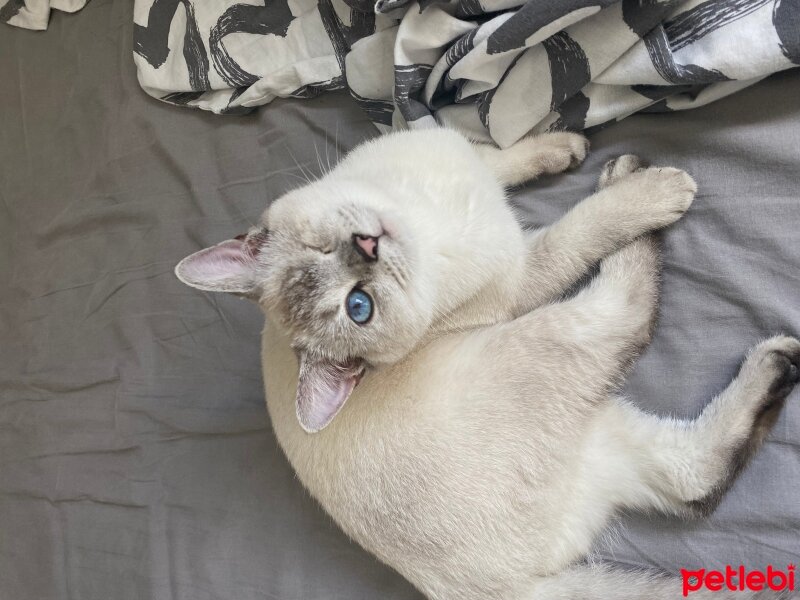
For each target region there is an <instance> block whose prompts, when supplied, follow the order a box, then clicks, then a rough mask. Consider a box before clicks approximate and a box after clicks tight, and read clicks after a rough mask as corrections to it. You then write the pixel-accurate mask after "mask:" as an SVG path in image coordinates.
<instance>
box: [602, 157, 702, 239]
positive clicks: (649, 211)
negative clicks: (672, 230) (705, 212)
mask: <svg viewBox="0 0 800 600" xmlns="http://www.w3.org/2000/svg"><path fill="white" fill-rule="evenodd" d="M611 186H612V187H613V188H614V189H619V190H620V191H622V190H623V189H624V191H625V195H626V196H627V197H628V198H629V199H630V201H632V202H633V203H634V204H635V206H636V212H637V213H639V215H640V216H641V218H643V219H644V220H645V222H646V223H645V225H646V229H650V230H653V229H661V228H662V227H666V226H667V225H671V224H672V223H674V222H675V221H677V220H678V219H680V218H681V217H682V216H683V214H684V213H685V212H686V211H687V210H689V207H690V206H691V205H692V201H693V200H694V195H695V193H696V192H697V184H696V183H695V182H694V179H692V178H691V176H690V175H689V174H688V173H687V172H686V171H681V170H680V169H674V168H672V167H649V168H646V169H642V168H639V169H636V170H635V171H634V172H632V173H630V174H628V175H624V176H622V177H620V178H619V179H614V180H613V181H612V182H611Z"/></svg>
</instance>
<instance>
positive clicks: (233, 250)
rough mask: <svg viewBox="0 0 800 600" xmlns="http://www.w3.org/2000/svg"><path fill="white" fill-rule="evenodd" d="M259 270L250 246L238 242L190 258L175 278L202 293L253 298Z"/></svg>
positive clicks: (196, 253)
mask: <svg viewBox="0 0 800 600" xmlns="http://www.w3.org/2000/svg"><path fill="white" fill-rule="evenodd" d="M255 267H256V261H255V258H254V257H253V254H252V253H251V252H249V251H248V247H247V244H246V242H245V241H244V240H243V239H238V238H237V239H233V240H226V241H224V242H222V243H220V244H217V245H216V246H211V247H210V248H206V249H204V250H200V251H199V252H195V253H194V254H191V255H189V256H187V257H186V258H184V259H183V260H182V261H181V262H179V263H178V266H177V267H175V275H176V276H177V277H178V279H180V280H181V281H182V282H183V283H185V284H186V285H189V286H191V287H194V288H197V289H200V290H206V291H208V292H231V293H234V294H243V295H245V296H249V295H251V294H252V293H253V292H254V291H255V289H256V278H255Z"/></svg>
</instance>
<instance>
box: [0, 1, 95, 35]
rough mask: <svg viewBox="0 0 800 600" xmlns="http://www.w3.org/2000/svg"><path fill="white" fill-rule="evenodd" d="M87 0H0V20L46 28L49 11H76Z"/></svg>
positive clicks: (24, 27)
mask: <svg viewBox="0 0 800 600" xmlns="http://www.w3.org/2000/svg"><path fill="white" fill-rule="evenodd" d="M87 1H88V0H0V21H3V22H5V23H8V24H9V25H14V26H15V27H22V28H23V29H38V30H41V29H47V24H48V22H49V21H50V11H51V10H60V11H62V12H67V13H73V12H78V11H79V10H80V9H82V8H83V7H84V6H86V2H87Z"/></svg>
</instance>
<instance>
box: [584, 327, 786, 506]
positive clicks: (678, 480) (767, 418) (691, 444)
mask: <svg viewBox="0 0 800 600" xmlns="http://www.w3.org/2000/svg"><path fill="white" fill-rule="evenodd" d="M798 380H800V341H798V340H797V339H795V338H792V337H786V336H777V337H773V338H770V339H768V340H766V341H764V342H762V343H761V344H759V345H757V346H755V347H754V348H753V349H752V350H751V351H750V353H749V354H748V356H747V358H746V359H745V361H744V363H743V364H742V366H741V368H740V370H739V373H738V375H737V376H736V378H735V379H734V380H733V381H732V382H731V383H730V385H729V386H728V387H727V388H726V389H725V390H724V391H723V392H722V393H721V394H719V396H717V397H716V398H715V399H714V400H713V401H712V402H711V403H710V404H708V406H706V408H705V409H704V410H703V412H702V413H701V414H700V416H699V417H697V418H696V419H694V420H676V419H667V418H663V417H658V416H655V415H651V414H646V413H644V412H642V411H640V410H638V409H637V408H635V407H634V406H632V405H631V404H629V403H627V402H625V401H623V400H616V401H614V402H612V403H611V404H610V405H609V406H608V407H607V408H606V409H604V411H603V412H602V413H601V415H600V416H599V417H598V421H597V423H596V427H595V434H594V437H593V440H594V448H590V449H589V450H588V452H587V454H593V453H594V454H595V455H596V456H600V455H602V456H604V457H605V459H604V463H605V464H604V465H602V466H601V465H598V470H597V473H605V474H606V476H607V478H608V481H606V482H605V483H607V488H608V493H609V494H618V495H619V497H618V498H616V501H617V504H618V505H621V506H625V507H629V508H640V509H649V508H656V509H659V510H666V511H669V512H674V513H677V514H682V515H706V514H708V513H710V512H712V511H713V510H714V509H715V508H716V506H717V504H718V503H719V501H720V500H721V498H722V496H723V494H724V493H725V492H726V491H727V490H728V488H729V487H730V486H731V485H732V484H733V482H734V480H735V479H736V477H737V475H738V474H739V473H740V472H741V470H742V469H743V468H744V466H745V465H746V464H747V462H748V460H749V459H750V458H751V457H752V456H753V454H754V453H755V452H756V450H758V448H759V447H760V446H761V444H762V442H763V441H764V438H765V437H766V436H767V434H768V433H769V431H770V428H771V427H772V425H773V424H774V423H775V420H776V419H777V417H778V414H779V412H780V410H781V408H782V407H783V405H784V401H785V400H786V397H787V396H788V395H789V393H790V392H791V391H792V389H793V388H794V387H795V384H797V383H798ZM597 453H599V454H597ZM601 487H602V484H601Z"/></svg>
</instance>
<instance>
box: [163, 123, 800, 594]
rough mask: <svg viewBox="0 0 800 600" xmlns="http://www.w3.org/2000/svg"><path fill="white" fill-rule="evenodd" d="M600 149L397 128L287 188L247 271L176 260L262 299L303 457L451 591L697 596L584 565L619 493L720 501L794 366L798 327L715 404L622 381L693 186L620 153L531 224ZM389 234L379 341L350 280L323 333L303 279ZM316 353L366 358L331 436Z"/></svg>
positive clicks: (346, 511) (201, 283) (350, 512)
mask: <svg viewBox="0 0 800 600" xmlns="http://www.w3.org/2000/svg"><path fill="white" fill-rule="evenodd" d="M586 149H587V145H586V143H585V140H584V139H583V138H582V137H580V136H578V135H575V134H549V135H544V136H538V137H534V138H528V139H525V140H523V141H521V142H520V143H519V144H517V145H516V146H514V147H512V148H510V149H507V150H499V149H496V148H493V147H488V146H474V145H471V144H470V143H468V142H467V141H465V140H464V139H463V138H461V137H460V136H459V135H458V134H456V133H454V132H450V131H446V130H436V131H424V132H406V133H396V134H391V135H386V136H383V137H380V138H378V139H376V140H374V141H371V142H369V143H367V144H364V145H363V146H361V147H359V148H357V149H356V150H355V151H353V152H352V153H351V154H350V155H348V156H347V157H346V158H345V159H344V160H343V161H342V163H340V165H339V166H338V167H336V168H335V169H334V170H333V171H332V172H331V173H330V174H328V175H326V176H325V177H323V178H322V179H321V180H320V181H318V182H316V183H314V184H312V185H311V186H308V187H306V188H304V189H302V190H298V191H295V192H292V193H290V194H288V195H287V196H286V197H284V198H281V199H279V200H277V201H275V203H274V204H273V205H272V206H271V207H270V208H269V209H268V210H267V211H266V213H265V216H264V219H263V224H264V226H265V228H267V229H269V236H271V237H270V239H272V240H273V241H272V242H266V243H264V244H263V245H256V246H255V247H254V248H255V249H254V250H252V251H251V252H250V254H248V256H247V257H246V258H245V259H241V260H234V261H233V262H232V263H230V264H229V267H230V273H231V275H230V276H229V277H227V278H226V277H223V276H220V271H222V272H224V271H225V266H224V264H225V257H224V256H222V257H221V258H220V257H214V258H213V259H212V260H208V256H206V255H200V258H199V259H192V258H191V257H190V258H189V259H187V261H188V262H187V261H184V262H183V263H181V266H179V267H178V275H179V277H181V279H183V280H184V281H186V282H187V283H190V284H191V285H195V286H197V287H201V288H203V289H222V290H225V291H235V292H239V293H242V294H246V295H248V296H251V297H253V298H255V299H256V300H257V301H259V303H260V304H261V306H262V307H263V308H264V311H265V314H266V316H267V320H266V326H265V329H264V335H263V345H262V353H263V369H264V379H265V385H266V397H267V405H268V408H269V413H270V416H271V418H272V422H273V426H274V430H275V433H276V435H277V437H278V440H279V442H280V445H281V447H282V448H283V449H284V451H285V452H286V455H287V456H288V458H289V461H290V462H291V464H292V466H293V467H294V469H295V470H296V471H297V474H298V476H299V478H300V480H301V481H302V483H303V485H305V486H306V487H307V488H308V490H309V491H310V492H311V493H312V494H313V495H314V497H315V498H317V500H318V501H319V502H320V504H321V505H322V506H323V507H324V509H325V510H326V511H327V512H328V513H329V514H330V515H331V516H332V517H333V518H334V519H335V521H336V522H337V523H338V524H339V525H340V526H341V527H342V529H343V530H344V531H345V532H346V533H347V534H348V535H350V536H351V537H352V538H353V539H355V540H356V541H357V542H358V543H359V544H361V545H362V546H364V547H365V548H367V549H368V550H369V551H371V552H372V553H374V554H375V555H376V556H378V557H379V558H380V559H381V560H383V561H384V562H386V563H387V564H389V565H391V566H392V567H394V568H395V569H396V570H398V571H399V572H400V573H401V574H403V575H404V576H405V577H406V578H408V580H409V581H411V582H412V583H413V584H414V585H415V586H417V587H418V588H419V589H420V590H421V591H422V592H423V593H424V594H425V595H426V596H428V597H429V598H431V599H435V600H473V599H474V600H478V599H480V600H490V599H503V600H523V599H524V600H561V599H563V600H568V599H570V600H574V599H577V598H598V599H599V598H604V599H605V598H607V599H613V598H630V599H634V598H636V599H639V598H641V599H645V598H647V599H660V598H663V599H666V598H674V597H679V595H680V586H679V583H678V581H677V580H676V579H671V578H658V577H655V578H654V577H651V576H648V575H636V574H621V573H616V572H614V571H610V570H607V569H605V568H601V567H591V566H585V567H581V566H575V564H576V562H578V561H580V560H581V559H582V558H583V557H584V556H585V555H586V553H587V552H588V550H589V548H590V545H591V543H592V541H593V540H594V539H595V538H596V537H597V535H598V534H599V533H600V532H601V531H602V530H603V528H604V527H605V525H606V524H607V522H608V520H609V518H610V517H611V516H612V515H613V514H614V513H615V512H616V511H618V510H619V509H622V508H635V509H643V510H649V509H658V510H662V511H668V512H672V513H674V514H678V515H684V516H686V515H695V514H698V513H706V512H708V511H709V510H711V509H713V507H714V505H715V503H716V502H717V501H718V500H719V497H720V496H721V494H722V493H724V491H725V490H726V489H727V487H728V485H729V484H730V482H731V481H732V480H733V478H734V477H735V475H736V474H737V473H738V471H739V470H740V469H741V467H742V465H743V464H744V462H745V461H746V459H747V457H748V456H749V455H750V454H752V452H753V451H754V449H755V448H756V447H757V446H758V444H759V443H760V441H761V440H762V439H763V437H764V435H765V434H766V432H767V431H768V429H769V426H770V425H771V423H772V421H773V420H774V418H775V415H776V414H777V410H778V409H779V407H780V404H781V402H782V400H783V399H784V398H785V397H786V395H787V394H788V393H789V391H790V390H791V388H792V386H793V385H794V383H795V382H796V380H797V363H798V360H800V342H798V341H797V340H795V339H793V338H789V337H776V338H772V339H770V340H767V341H765V342H763V343H761V344H760V345H758V346H756V347H755V349H753V350H752V351H751V353H750V354H749V356H748V358H747V359H746V361H745V362H744V364H743V367H742V369H741V371H740V373H739V375H738V376H737V378H736V379H735V380H734V381H733V382H732V383H731V385H730V386H729V387H728V388H727V389H726V390H725V391H724V392H723V393H721V394H720V395H719V396H718V397H717V398H715V399H714V400H713V401H712V402H711V403H710V404H709V405H708V407H707V408H706V409H705V411H704V412H703V413H702V414H701V415H700V417H698V418H697V419H696V420H692V421H677V420H667V419H661V418H658V417H656V416H652V415H648V414H645V413H643V412H640V411H639V410H637V409H636V408H635V407H633V406H632V405H631V404H629V403H627V402H626V401H624V400H622V399H620V398H618V397H616V396H615V395H614V393H613V392H614V389H615V387H616V386H617V385H618V384H619V383H620V381H621V380H622V378H623V377H624V375H625V373H626V370H627V368H628V366H629V365H630V364H631V362H632V361H633V360H634V358H635V356H636V354H637V353H638V352H639V351H641V349H643V348H644V347H645V346H646V344H647V343H648V341H649V339H650V334H651V330H652V327H653V322H654V318H655V312H656V304H657V291H658V251H657V246H656V244H655V243H654V241H653V240H652V239H651V238H650V236H648V235H646V234H648V232H651V231H654V230H656V229H659V228H661V227H664V226H667V225H669V224H670V223H672V222H674V221H676V220H677V219H678V218H680V216H681V215H682V214H683V213H684V212H685V211H686V210H687V209H688V208H689V206H690V204H691V202H692V198H693V195H694V192H695V185H694V182H693V181H692V179H691V178H690V177H689V176H688V175H687V174H686V173H684V172H682V171H679V170H676V169H669V168H664V169H654V168H650V169H645V168H642V167H641V166H640V164H639V162H638V160H637V159H636V158H635V157H630V156H627V157H621V158H620V159H618V160H617V161H615V162H612V163H610V164H609V165H608V166H607V168H606V170H605V171H604V173H603V175H602V177H601V183H600V189H599V191H598V192H597V193H596V194H595V195H593V196H591V197H590V198H588V199H586V200H584V201H583V202H581V203H580V204H578V205H577V206H576V207H575V208H573V209H572V210H571V211H570V212H569V213H568V214H567V215H566V216H565V217H564V218H563V219H562V220H560V221H559V222H558V223H556V224H555V225H553V226H551V227H549V228H546V229H544V230H540V231H535V232H524V231H523V229H522V228H521V227H520V225H519V224H518V222H517V220H516V218H515V216H514V214H513V212H512V210H511V209H510V208H509V206H508V205H507V203H506V194H505V191H504V188H505V186H508V185H515V184H518V183H521V182H523V181H525V180H528V179H531V178H533V177H536V176H538V175H540V174H542V173H554V172H559V171H562V170H565V169H567V168H568V167H570V166H571V165H574V164H576V163H580V162H581V161H582V160H583V157H584V156H585V153H586ZM342 207H344V208H342ZM342 211H344V213H343V212H342ZM342 214H346V218H344V217H342V216H341V215H342ZM337 215H338V216H337ZM370 228H372V229H370ZM378 230H382V232H383V235H382V236H381V237H380V243H381V246H380V252H381V254H380V258H379V259H378V261H377V262H376V263H375V264H374V265H371V266H369V268H370V269H375V271H370V273H371V275H370V276H371V277H372V276H374V278H375V283H374V285H375V290H374V291H373V293H374V295H375V296H376V304H377V307H376V311H377V316H376V318H375V319H376V322H375V323H374V327H375V330H374V331H373V332H372V333H371V334H370V333H369V331H368V328H369V327H370V324H367V325H366V326H364V327H361V328H355V327H354V326H353V324H352V323H349V322H348V321H347V320H346V319H347V318H346V315H343V314H339V313H336V312H335V310H336V309H335V308H331V307H334V306H339V305H341V303H342V302H343V297H342V295H343V294H345V293H346V291H347V289H349V288H350V287H351V286H352V285H354V283H355V280H352V281H351V279H352V278H348V277H344V279H343V280H342V281H341V282H337V284H336V285H335V286H333V287H324V289H323V288H322V287H320V288H319V289H318V288H316V287H313V286H314V285H317V283H319V282H317V281H316V279H315V281H314V282H311V283H308V282H306V283H305V284H304V285H308V286H310V287H309V288H308V289H309V292H308V294H309V299H308V302H309V303H311V304H313V305H314V306H317V305H319V306H323V307H326V309H327V310H328V311H329V312H328V313H326V314H330V311H331V310H333V311H334V315H333V316H332V317H330V319H331V323H329V324H328V325H327V326H326V325H325V324H320V323H316V322H313V323H312V322H308V323H307V322H305V321H304V320H303V319H306V320H309V321H314V320H315V319H318V318H317V317H315V316H314V315H313V311H311V308H309V310H310V311H311V313H309V314H311V316H309V315H308V314H306V313H303V312H302V311H299V309H297V307H293V306H285V304H284V303H285V302H286V298H287V292H286V288H285V286H286V285H287V282H292V284H293V285H294V284H295V283H297V282H296V280H297V278H298V277H300V275H299V274H298V272H302V273H307V272H309V271H308V270H309V269H312V270H314V272H315V273H321V272H322V271H319V270H318V269H321V268H328V267H325V266H324V265H326V264H327V265H329V264H330V263H329V262H328V263H325V262H324V261H331V260H335V259H334V258H331V256H332V254H333V255H334V256H335V253H336V252H340V251H341V252H349V250H347V249H346V248H345V249H341V248H343V247H342V246H340V245H338V246H337V244H341V243H346V239H349V238H348V237H347V236H349V235H351V234H359V233H364V232H365V231H367V233H368V234H369V235H376V234H378V232H379V231H378ZM254 235H258V231H257V230H256V231H255V232H251V234H250V237H249V238H248V239H252V237H253V236H254ZM298 238H301V239H300V240H299V241H298ZM343 238H344V239H345V242H342V241H341V240H342V239H343ZM292 244H298V245H297V246H293V245H292ZM337 248H339V250H337ZM309 249H310V250H309ZM206 252H209V251H206ZM309 252H311V253H316V254H309ZM347 256H348V257H350V256H351V255H350V254H347ZM336 260H338V259H336ZM341 260H342V261H343V262H342V265H345V264H348V263H347V262H346V260H352V259H351V258H347V259H345V258H342V259H341ZM600 260H602V263H601V268H600V271H599V274H598V275H597V276H596V277H595V278H594V279H593V280H592V282H591V283H590V284H589V285H588V286H587V287H586V288H584V289H583V290H582V291H580V292H579V293H577V295H575V296H574V297H572V298H570V299H567V300H561V296H562V294H563V293H564V292H566V291H567V290H568V289H569V288H570V287H571V286H572V285H573V284H575V282H577V281H578V280H579V279H580V278H581V277H582V276H583V275H584V274H585V273H586V272H587V271H588V270H589V268H590V267H591V266H592V265H593V264H595V263H596V262H597V261H600ZM303 261H310V262H303ZM221 265H222V266H221ZM309 265H312V266H311V267H309ZM319 265H323V266H322V267H320V266H319ZM357 268H359V269H360V268H366V267H363V266H361V265H357ZM303 269H305V271H304V270H303ZM315 269H316V270H315ZM342 269H345V267H342ZM381 269H386V272H384V271H381ZM234 272H235V273H234ZM326 272H327V271H326ZM398 272H400V275H399V276H398ZM318 277H322V275H319V276H318ZM354 277H355V276H354ZM392 277H394V279H393V280H392V281H389V279H391V278H392ZM401 284H402V285H401ZM298 285H299V284H298ZM326 285H327V283H326ZM382 286H383V287H382ZM292 298H294V299H293V300H292V302H296V301H297V298H296V297H294V296H292ZM320 310H321V309H320ZM381 311H383V312H381ZM393 311H396V312H393ZM340 312H341V311H340ZM304 315H305V316H304ZM308 352H314V353H315V354H314V356H316V357H322V358H320V360H332V361H333V360H344V359H345V358H346V357H349V356H351V355H357V356H359V358H360V359H363V360H364V361H365V362H364V364H366V365H367V369H366V373H365V375H364V377H363V380H362V381H361V382H360V385H358V387H356V388H355V390H354V391H353V393H352V395H351V396H350V398H349V400H348V401H347V403H346V404H345V405H344V406H343V408H341V410H340V412H339V414H338V415H337V416H336V417H335V418H334V419H333V420H332V422H330V424H329V425H328V426H327V427H325V428H324V429H322V430H321V431H319V432H318V433H314V434H309V433H307V432H306V431H305V430H304V429H303V428H302V427H301V426H300V424H299V423H298V415H297V408H296V405H295V400H296V395H297V389H298V385H297V382H298V369H299V367H298V356H300V357H301V360H305V359H303V358H302V357H304V356H305V354H304V353H308ZM695 597H698V598H699V597H702V596H701V595H700V594H697V595H696V596H695ZM709 597H713V598H719V597H720V595H719V594H715V595H713V596H709Z"/></svg>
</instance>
